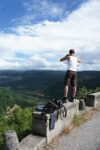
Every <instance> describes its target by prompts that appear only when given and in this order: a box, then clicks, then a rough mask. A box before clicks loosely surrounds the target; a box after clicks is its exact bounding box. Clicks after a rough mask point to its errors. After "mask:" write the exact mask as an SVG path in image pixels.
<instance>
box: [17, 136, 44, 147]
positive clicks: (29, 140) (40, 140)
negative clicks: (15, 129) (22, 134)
mask: <svg viewBox="0 0 100 150" xmlns="http://www.w3.org/2000/svg"><path fill="white" fill-rule="evenodd" d="M44 145H46V138H45V137H39V136H35V135H28V136H27V137H26V138H24V139H23V140H22V141H21V142H20V150H40V149H41V147H43V146H44Z"/></svg>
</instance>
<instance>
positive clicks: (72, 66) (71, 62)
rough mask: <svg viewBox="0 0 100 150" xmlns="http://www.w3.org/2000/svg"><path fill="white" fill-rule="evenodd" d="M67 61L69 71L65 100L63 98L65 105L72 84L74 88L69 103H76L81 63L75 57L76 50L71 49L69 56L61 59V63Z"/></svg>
mask: <svg viewBox="0 0 100 150" xmlns="http://www.w3.org/2000/svg"><path fill="white" fill-rule="evenodd" d="M65 60H67V62H68V69H67V72H66V75H65V79H64V98H63V102H64V103H66V102H67V100H68V90H69V85H70V84H71V86H72V97H71V99H70V100H69V101H71V102H74V99H75V96H76V80H77V76H76V71H77V64H78V63H80V62H81V61H80V59H79V58H78V57H76V56H75V51H74V49H70V50H69V54H67V55H66V56H64V57H63V58H61V59H60V61H65Z"/></svg>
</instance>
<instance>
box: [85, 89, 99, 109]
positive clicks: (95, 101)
mask: <svg viewBox="0 0 100 150" xmlns="http://www.w3.org/2000/svg"><path fill="white" fill-rule="evenodd" d="M86 105H87V106H92V107H97V106H98V105H100V92H97V93H91V94H89V95H88V97H87V100H86Z"/></svg>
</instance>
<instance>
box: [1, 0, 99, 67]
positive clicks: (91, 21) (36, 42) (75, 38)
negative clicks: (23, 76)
mask: <svg viewBox="0 0 100 150" xmlns="http://www.w3.org/2000/svg"><path fill="white" fill-rule="evenodd" d="M99 8H100V1H99V0H90V1H89V2H86V3H84V4H83V5H82V6H81V7H80V8H79V9H77V10H75V11H74V12H72V13H71V14H70V15H69V16H68V17H67V18H65V19H64V20H63V21H62V22H60V21H58V22H50V21H47V20H45V21H44V22H41V23H39V24H35V25H32V24H31V25H25V26H18V27H17V28H14V27H13V28H12V30H13V33H12V34H7V33H1V34H0V53H1V54H2V59H3V58H5V59H7V57H9V59H10V58H12V57H15V53H16V52H19V53H20V52H21V53H26V54H31V55H32V57H31V58H28V60H27V61H26V65H25V64H24V65H23V62H20V67H24V68H25V66H26V68H33V69H34V68H36V67H37V69H38V68H39V69H40V68H42V69H43V68H44V69H53V68H54V69H55V68H56V69H65V68H67V67H66V65H65V64H63V63H59V58H60V57H62V56H64V55H65V54H66V53H67V52H68V50H69V49H70V48H74V49H76V53H77V54H78V55H79V56H80V57H81V59H82V58H83V62H84V63H83V65H81V68H80V69H87V70H88V69H94V70H100V66H99V65H98V64H100V60H99V59H98V56H99V55H100V42H99V38H100V26H99V25H100V19H99V18H100V11H99ZM54 11H55V13H57V12H56V11H57V10H56V8H54ZM37 54H38V55H37ZM33 55H34V56H33ZM54 55H55V56H54ZM52 57H53V60H52ZM91 58H92V59H93V60H95V61H93V60H92V59H91ZM90 60H91V62H93V65H91V63H90ZM97 62H98V63H97ZM32 66H33V67H32ZM9 67H10V66H9Z"/></svg>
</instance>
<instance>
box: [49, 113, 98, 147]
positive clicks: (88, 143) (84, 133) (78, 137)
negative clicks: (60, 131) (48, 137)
mask: <svg viewBox="0 0 100 150" xmlns="http://www.w3.org/2000/svg"><path fill="white" fill-rule="evenodd" d="M49 150H100V112H96V113H95V115H93V116H92V118H91V120H88V121H87V122H85V123H84V124H83V125H81V126H80V127H78V128H75V129H73V130H72V132H71V133H70V134H64V135H63V136H61V137H60V138H59V140H58V142H57V143H55V144H52V146H50V147H49Z"/></svg>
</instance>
